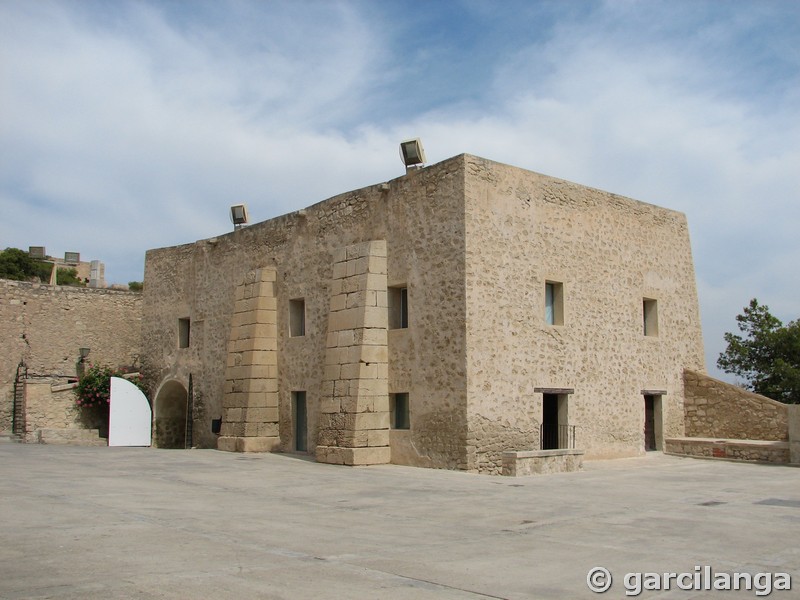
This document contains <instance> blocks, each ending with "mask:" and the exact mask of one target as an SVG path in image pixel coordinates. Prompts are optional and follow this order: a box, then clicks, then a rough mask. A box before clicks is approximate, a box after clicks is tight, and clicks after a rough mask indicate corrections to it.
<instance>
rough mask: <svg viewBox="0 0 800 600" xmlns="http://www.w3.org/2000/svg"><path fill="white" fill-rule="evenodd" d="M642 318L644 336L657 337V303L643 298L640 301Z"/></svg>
mask: <svg viewBox="0 0 800 600" xmlns="http://www.w3.org/2000/svg"><path fill="white" fill-rule="evenodd" d="M642 317H643V319H642V320H643V324H644V334H645V335H646V336H651V337H655V336H658V302H657V301H656V300H651V299H650V298H645V299H644V300H642Z"/></svg>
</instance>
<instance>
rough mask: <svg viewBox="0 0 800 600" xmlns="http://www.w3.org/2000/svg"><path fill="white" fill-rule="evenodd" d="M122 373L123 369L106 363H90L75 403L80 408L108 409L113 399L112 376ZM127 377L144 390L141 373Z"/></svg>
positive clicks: (77, 392) (80, 382)
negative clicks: (114, 367)
mask: <svg viewBox="0 0 800 600" xmlns="http://www.w3.org/2000/svg"><path fill="white" fill-rule="evenodd" d="M122 375H123V372H122V371H120V370H118V369H112V368H111V367H108V366H106V365H89V368H88V369H86V372H85V373H84V374H83V377H82V378H81V380H80V381H79V382H78V387H77V388H76V389H75V396H76V399H75V404H76V405H77V406H78V407H79V408H86V409H93V408H94V409H96V408H100V409H103V408H106V409H107V408H108V403H109V402H110V400H111V378H112V377H122ZM127 379H128V381H130V382H131V383H133V384H134V385H136V386H138V387H139V388H140V389H141V390H143V391H144V386H143V385H142V381H141V379H142V376H141V375H139V376H138V377H135V378H133V379H131V378H127Z"/></svg>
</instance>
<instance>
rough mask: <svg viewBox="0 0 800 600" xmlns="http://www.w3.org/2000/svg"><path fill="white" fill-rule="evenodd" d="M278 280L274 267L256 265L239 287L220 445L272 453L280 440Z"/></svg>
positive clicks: (232, 322) (226, 371) (228, 447)
mask: <svg viewBox="0 0 800 600" xmlns="http://www.w3.org/2000/svg"><path fill="white" fill-rule="evenodd" d="M275 280H276V271H275V269H270V268H262V269H257V270H255V271H251V272H250V273H248V274H247V276H246V277H245V279H244V281H243V282H242V283H241V284H239V285H238V286H237V288H236V300H235V306H234V312H233V317H232V321H231V333H230V340H229V342H228V363H227V367H226V370H225V393H224V396H223V402H222V429H221V431H220V434H221V435H220V438H219V440H218V442H217V448H219V449H220V450H228V451H231V452H270V451H271V450H273V449H276V448H277V447H278V446H279V444H280V436H279V432H278V366H277V365H278V361H277V350H278V346H277V342H278V327H277V300H276V296H275Z"/></svg>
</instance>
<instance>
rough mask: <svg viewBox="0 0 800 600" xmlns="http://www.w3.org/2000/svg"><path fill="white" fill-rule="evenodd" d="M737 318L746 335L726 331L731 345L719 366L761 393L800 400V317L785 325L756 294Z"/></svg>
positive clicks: (793, 400) (778, 398)
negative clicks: (760, 301) (761, 302)
mask: <svg viewBox="0 0 800 600" xmlns="http://www.w3.org/2000/svg"><path fill="white" fill-rule="evenodd" d="M736 321H737V322H738V324H739V325H738V327H739V330H740V331H741V332H742V333H743V334H745V335H744V336H741V335H736V334H733V333H726V334H725V341H726V342H727V343H728V347H727V348H726V349H725V352H723V353H722V354H720V355H719V358H718V359H717V366H718V367H719V368H720V369H722V370H723V371H725V372H726V373H731V374H733V375H736V376H737V377H741V378H742V379H744V380H745V382H746V387H747V389H749V390H752V391H754V392H756V393H757V394H762V395H763V396H767V397H769V398H773V399H774V400H778V401H780V402H785V403H787V404H800V320H795V321H792V322H790V323H789V324H788V325H784V324H783V323H782V322H781V320H780V319H778V318H776V317H774V316H773V315H772V314H771V313H770V312H769V307H768V306H766V305H762V304H759V303H758V300H756V299H755V298H753V299H752V300H750V304H749V305H748V306H746V307H745V309H744V312H743V313H742V314H741V315H737V316H736Z"/></svg>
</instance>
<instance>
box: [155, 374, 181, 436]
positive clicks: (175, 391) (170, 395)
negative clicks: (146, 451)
mask: <svg viewBox="0 0 800 600" xmlns="http://www.w3.org/2000/svg"><path fill="white" fill-rule="evenodd" d="M187 401H188V392H187V390H186V388H185V387H183V384H182V383H181V382H180V381H176V380H171V381H167V382H166V383H165V384H164V385H162V386H161V389H160V390H159V391H158V394H157V395H156V399H155V403H154V406H153V420H154V432H153V445H154V446H155V447H156V448H180V449H183V448H185V447H186V420H187V415H188V411H187V408H188V406H187V404H188V402H187Z"/></svg>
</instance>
